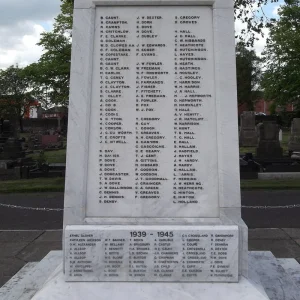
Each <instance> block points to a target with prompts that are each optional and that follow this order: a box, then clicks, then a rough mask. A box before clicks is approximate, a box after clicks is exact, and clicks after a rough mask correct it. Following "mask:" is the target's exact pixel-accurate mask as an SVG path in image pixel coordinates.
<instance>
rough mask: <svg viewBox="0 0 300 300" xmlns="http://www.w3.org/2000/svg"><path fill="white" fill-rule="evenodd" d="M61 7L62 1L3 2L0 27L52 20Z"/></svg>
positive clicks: (14, 0)
mask: <svg viewBox="0 0 300 300" xmlns="http://www.w3.org/2000/svg"><path fill="white" fill-rule="evenodd" d="M59 5H60V0H44V1H41V0H27V1H26V0H2V1H1V10H0V27H2V26H11V24H16V23H23V22H26V21H33V22H38V21H42V20H48V19H52V18H53V17H55V16H56V15H57V14H58V12H59V10H58V9H59Z"/></svg>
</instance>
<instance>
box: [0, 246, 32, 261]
mask: <svg viewBox="0 0 300 300" xmlns="http://www.w3.org/2000/svg"><path fill="white" fill-rule="evenodd" d="M29 243H30V242H22V243H20V242H1V247H0V257H1V258H3V257H13V256H15V255H17V254H18V253H19V252H20V251H21V250H22V249H24V248H25V247H26V246H27V245H28V244H29Z"/></svg>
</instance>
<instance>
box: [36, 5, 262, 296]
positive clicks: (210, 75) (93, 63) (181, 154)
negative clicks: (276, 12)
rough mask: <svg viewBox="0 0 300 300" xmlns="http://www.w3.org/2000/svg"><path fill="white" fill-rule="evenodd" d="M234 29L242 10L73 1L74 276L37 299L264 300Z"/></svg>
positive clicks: (70, 193) (67, 258)
mask: <svg viewBox="0 0 300 300" xmlns="http://www.w3.org/2000/svg"><path fill="white" fill-rule="evenodd" d="M233 22H234V16H233V1H231V0H226V1H224V0H216V1H203V0H197V1H196V0H192V1H169V0H162V1H91V0H85V1H84V0H75V10H74V28H73V35H72V43H73V45H72V67H71V89H70V108H69V128H68V130H69V131H68V149H67V173H66V191H65V212H64V275H62V274H61V272H62V271H61V269H58V271H57V273H55V274H54V276H53V278H52V280H50V282H49V283H48V287H47V286H46V287H45V288H44V289H43V291H41V292H40V293H38V294H37V295H36V297H35V298H34V299H46V298H45V295H46V294H45V293H48V294H49V293H50V294H51V290H52V295H53V298H51V297H52V296H49V295H48V298H47V299H83V298H84V299H108V298H109V299H129V298H130V299H131V298H132V296H133V294H134V295H136V297H138V298H141V299H144V298H147V299H164V300H167V299H183V298H184V297H183V295H187V297H192V298H194V297H195V298H196V297H199V299H203V300H204V299H212V298H214V297H217V296H220V295H222V297H223V298H222V299H227V298H228V297H229V298H230V299H231V300H232V299H251V300H256V299H266V296H265V294H264V293H261V292H260V291H258V290H257V289H256V287H255V285H253V284H251V283H250V282H249V281H248V280H247V279H246V278H247V276H248V272H247V268H248V251H247V250H248V249H247V245H248V237H247V227H246V225H245V224H244V222H243V221H242V219H241V209H240V208H241V200H240V182H239V160H238V157H239V152H238V127H237V118H236V116H237V107H236V83H235V82H236V74H235V51H234V49H235V41H234V24H233ZM62 279H63V280H64V282H63V281H62ZM89 281H93V282H92V283H91V282H89ZM116 281H117V283H116ZM91 284H92V285H91ZM74 291H76V292H74ZM88 291H89V292H88ZM132 293H133V294H132ZM74 297H75V298H74Z"/></svg>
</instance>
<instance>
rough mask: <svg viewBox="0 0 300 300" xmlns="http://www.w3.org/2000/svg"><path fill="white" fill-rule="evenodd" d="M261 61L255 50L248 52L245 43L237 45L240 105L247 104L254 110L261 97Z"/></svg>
mask: <svg viewBox="0 0 300 300" xmlns="http://www.w3.org/2000/svg"><path fill="white" fill-rule="evenodd" d="M260 62H261V59H260V58H259V57H258V56H257V55H256V53H255V51H254V50H248V49H247V48H246V46H245V44H244V43H243V42H239V43H238V44H237V45H236V70H237V94H238V103H239V104H240V105H241V104H244V103H245V104H246V105H247V108H248V109H249V110H253V108H254V102H255V100H258V98H259V97H260V96H261V92H260V91H259V89H258V88H259V83H260V78H261V69H260Z"/></svg>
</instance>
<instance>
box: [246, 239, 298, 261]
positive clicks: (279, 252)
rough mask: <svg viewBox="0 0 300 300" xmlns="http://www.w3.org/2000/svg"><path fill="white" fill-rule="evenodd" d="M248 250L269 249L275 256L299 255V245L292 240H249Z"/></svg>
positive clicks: (291, 256)
mask: <svg viewBox="0 0 300 300" xmlns="http://www.w3.org/2000/svg"><path fill="white" fill-rule="evenodd" d="M249 251H271V252H272V253H273V255H274V256H275V257H277V258H295V257H300V245H298V244H297V243H296V242H295V241H293V240H249Z"/></svg>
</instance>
